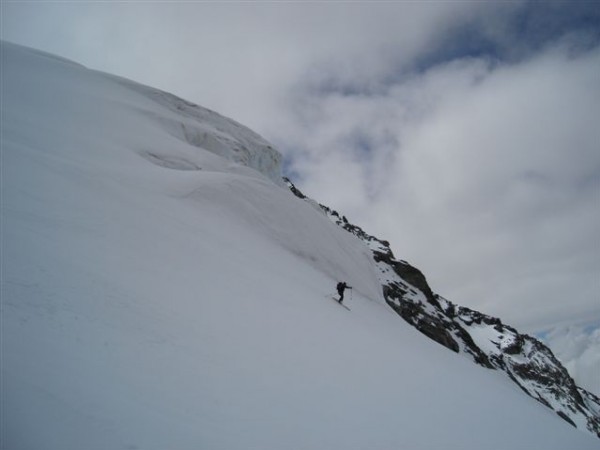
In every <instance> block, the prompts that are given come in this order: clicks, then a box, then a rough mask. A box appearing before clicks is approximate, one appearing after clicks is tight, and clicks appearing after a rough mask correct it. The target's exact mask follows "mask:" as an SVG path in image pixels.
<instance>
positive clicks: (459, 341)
mask: <svg viewBox="0 0 600 450" xmlns="http://www.w3.org/2000/svg"><path fill="white" fill-rule="evenodd" d="M285 182H286V183H287V185H288V187H289V189H290V190H291V191H292V192H293V193H294V194H295V195H296V196H297V197H299V198H302V199H305V200H307V201H311V200H310V199H308V198H307V197H306V196H305V195H304V194H303V193H302V192H300V190H299V189H298V188H297V187H296V186H295V185H294V184H293V183H292V182H291V181H290V180H289V179H287V178H286V179H285ZM320 207H321V208H322V209H323V211H325V213H326V214H327V215H328V217H329V218H330V219H331V220H332V221H333V222H334V223H336V224H337V225H338V226H340V227H342V228H343V229H345V230H346V231H348V232H349V233H352V234H353V235H355V236H356V237H357V238H358V239H360V240H361V241H363V242H364V243H365V244H366V245H367V246H368V247H369V249H370V250H371V252H372V254H373V259H374V260H375V262H376V264H377V267H378V269H379V274H378V275H379V280H380V282H381V286H382V289H383V295H384V298H385V300H386V302H387V303H388V305H389V306H390V307H391V308H392V309H393V310H394V311H395V312H396V313H398V315H400V317H402V318H403V319H404V320H406V321H407V322H408V323H410V324H411V325H413V326H414V327H415V328H416V329H417V330H419V331H420V332H421V333H423V334H424V335H426V336H428V337H429V338H431V339H432V340H434V341H436V342H438V343H439V344H441V345H443V346H445V347H447V348H449V349H450V350H452V351H454V352H456V353H460V354H463V355H465V356H467V357H469V358H470V359H472V360H473V362H475V363H476V364H479V365H481V366H483V367H485V368H488V369H495V370H500V371H503V372H505V373H506V375H507V376H508V377H509V378H510V379H511V380H512V381H513V382H514V383H516V384H517V385H518V386H519V387H520V388H521V389H522V390H523V391H524V392H525V393H526V394H527V395H529V396H530V397H532V398H534V399H536V400H537V401H539V402H540V403H542V404H543V405H545V406H546V407H548V408H550V409H552V410H553V411H555V412H556V414H558V415H559V416H560V417H561V418H562V419H564V420H565V421H567V422H568V423H570V424H571V425H573V426H574V427H576V428H581V429H584V430H587V431H588V432H590V433H592V434H593V435H596V436H597V437H600V399H599V398H598V397H597V396H595V395H594V394H592V393H590V392H588V391H586V390H585V389H582V388H580V387H578V386H577V385H576V384H575V381H574V380H573V378H571V376H570V375H569V373H568V371H567V370H566V368H565V367H564V366H563V365H562V364H561V363H560V361H558V359H556V357H555V356H554V355H553V353H552V351H551V350H550V349H549V348H548V347H547V346H546V345H544V344H542V343H541V342H540V341H539V340H537V339H535V338H534V337H532V336H529V335H527V334H523V333H519V332H518V331H517V330H516V329H515V328H513V327H511V326H509V325H506V324H503V323H502V321H501V320H500V319H498V318H495V317H491V316H488V315H486V314H482V313H480V312H478V311H475V310H472V309H469V308H465V307H462V306H458V305H456V304H454V303H452V302H450V301H448V300H446V299H445V298H443V297H441V296H440V295H438V294H435V293H434V292H433V291H432V290H431V288H430V287H429V284H428V283H427V280H426V278H425V276H424V275H423V274H422V273H421V271H419V270H418V269H417V268H415V267H413V266H411V265H410V264H408V263H407V262H406V261H402V260H397V259H396V258H395V256H394V254H393V252H392V250H391V248H390V244H389V242H387V241H383V240H380V239H377V238H376V237H374V236H371V235H369V234H367V233H365V232H364V231H363V230H362V229H361V228H360V227H358V226H356V225H353V224H351V223H349V222H348V220H347V219H346V217H345V216H341V215H340V214H339V213H338V212H337V211H334V210H332V209H330V208H328V207H327V206H325V205H320Z"/></svg>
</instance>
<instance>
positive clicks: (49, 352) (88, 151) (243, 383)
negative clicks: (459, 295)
mask: <svg viewBox="0 0 600 450" xmlns="http://www.w3.org/2000/svg"><path fill="white" fill-rule="evenodd" d="M2 71H3V73H2V75H3V77H2V96H3V99H2V161H1V164H2V324H1V325H2V402H1V403H2V447H3V448H6V449H11V450H13V449H14V450H18V449H32V448H44V449H60V450H66V449H82V448H85V449H165V448H176V449H199V448H202V449H227V450H234V449H316V448H323V449H325V448H326V449H337V448H339V449H393V448H410V449H419V448H427V449H430V448H461V449H481V448H486V449H501V448H502V449H504V448H506V449H509V448H510V449H513V448H528V449H535V448H538V449H552V448H555V449H564V448H578V449H585V448H597V447H598V441H597V439H595V438H594V437H592V436H590V435H587V434H584V433H581V432H580V431H578V430H576V429H575V428H573V427H571V426H569V425H568V424H567V423H566V422H565V421H563V420H562V419H561V418H559V417H558V416H557V415H556V414H555V413H554V412H552V411H551V410H549V409H547V408H544V407H542V406H541V405H539V404H538V403H537V402H534V401H532V400H531V399H530V398H529V397H527V396H525V395H523V393H522V392H521V390H520V389H519V388H518V387H517V386H516V385H515V384H513V383H511V382H510V381H509V380H507V378H506V377H504V376H502V375H501V374H500V373H499V372H494V371H489V370H486V369H483V368H481V367H479V366H477V365H474V364H472V363H471V362H470V361H469V360H468V359H466V358H462V357H460V356H459V355H457V354H455V353H453V352H449V351H447V350H446V349H445V348H444V347H442V346H439V345H437V344H436V343H435V342H433V341H431V340H429V339H424V338H423V336H422V334H420V333H419V332H418V331H417V330H416V329H415V328H413V327H412V326H411V325H409V324H408V323H406V322H404V321H402V320H399V318H398V316H397V314H396V313H395V312H394V311H393V310H392V309H391V308H390V307H389V306H388V305H387V303H386V301H385V299H384V297H383V294H382V290H381V283H380V273H379V267H378V265H377V264H376V263H375V261H374V260H373V257H372V251H371V249H369V248H368V247H367V246H366V245H365V244H364V242H362V241H361V240H360V239H357V238H356V237H355V236H354V235H352V234H350V233H347V232H346V231H345V230H343V229H342V228H340V227H338V226H337V225H336V224H334V223H333V222H331V221H330V220H329V218H328V217H327V215H326V214H324V213H323V211H322V210H321V209H320V208H319V207H318V206H317V207H315V205H313V204H312V203H310V202H305V201H303V200H301V199H298V198H297V197H295V196H294V195H293V194H292V193H291V192H290V191H289V190H288V189H287V188H286V187H285V186H283V185H282V183H281V182H280V181H279V178H278V176H279V174H278V171H279V170H280V169H279V164H278V159H279V155H278V154H277V152H275V151H274V150H273V149H272V148H270V146H269V144H268V143H266V142H265V141H264V140H262V139H261V138H260V137H259V136H257V135H256V134H254V133H252V132H251V131H249V130H247V129H246V128H244V127H242V126H241V125H239V124H236V123H235V122H233V121H231V120H229V119H226V118H223V117H221V116H219V115H218V114H216V113H212V112H210V111H206V110H204V109H202V108H200V107H197V106H194V105H191V104H189V103H187V102H184V101H183V100H181V99H178V98H176V97H173V96H170V95H167V94H164V93H162V92H159V91H156V90H153V89H150V88H147V87H142V86H139V85H136V84H135V83H132V82H129V81H125V80H121V79H118V78H115V77H112V76H108V75H105V74H101V73H97V72H93V71H90V70H87V69H85V68H83V67H81V66H78V65H76V64H73V63H70V62H68V61H64V60H62V59H59V58H55V57H52V56H49V55H46V54H42V53H39V52H34V51H31V50H28V49H24V48H21V47H18V46H15V45H11V44H6V43H3V44H2ZM240 163H242V164H240ZM255 169H258V170H259V171H257V170H255ZM340 279H345V280H348V281H349V282H350V284H352V285H353V286H354V288H355V289H354V290H353V291H352V299H351V300H349V301H348V304H349V306H350V307H351V309H352V311H351V312H349V311H347V310H345V309H343V308H341V307H340V306H339V305H337V304H336V303H335V302H333V301H332V300H330V299H328V298H327V296H328V295H329V294H331V293H332V292H333V290H334V286H335V282H336V281H337V280H340Z"/></svg>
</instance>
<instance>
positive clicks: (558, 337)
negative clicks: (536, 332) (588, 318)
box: [542, 322, 600, 395]
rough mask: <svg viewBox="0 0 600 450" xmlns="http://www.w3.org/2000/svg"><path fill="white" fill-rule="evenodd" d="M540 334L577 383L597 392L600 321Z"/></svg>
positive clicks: (597, 393)
mask: <svg viewBox="0 0 600 450" xmlns="http://www.w3.org/2000/svg"><path fill="white" fill-rule="evenodd" d="M542 338H543V340H544V341H545V342H546V343H547V344H548V345H549V346H550V347H551V348H552V349H553V351H554V354H555V356H556V357H557V358H558V359H560V360H561V362H562V363H563V365H564V366H565V367H566V368H567V370H568V371H569V373H570V374H571V376H572V377H573V378H574V379H575V381H576V382H577V384H578V385H579V386H581V387H583V388H584V389H587V390H589V391H590V392H593V393H594V394H596V395H600V322H591V323H583V324H573V325H569V326H562V327H555V328H553V329H551V330H549V331H547V332H546V333H544V335H543V336H542Z"/></svg>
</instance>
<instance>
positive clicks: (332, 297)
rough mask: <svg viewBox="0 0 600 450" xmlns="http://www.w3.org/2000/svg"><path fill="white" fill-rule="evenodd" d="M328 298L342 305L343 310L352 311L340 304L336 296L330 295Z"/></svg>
mask: <svg viewBox="0 0 600 450" xmlns="http://www.w3.org/2000/svg"><path fill="white" fill-rule="evenodd" d="M327 298H330V299H331V300H333V301H334V302H336V303H337V304H338V305H340V306H341V307H342V308H346V309H347V310H348V311H352V310H351V309H350V308H348V307H347V306H346V305H344V304H343V303H340V302H339V301H338V299H337V298H335V297H334V296H332V295H328V296H327Z"/></svg>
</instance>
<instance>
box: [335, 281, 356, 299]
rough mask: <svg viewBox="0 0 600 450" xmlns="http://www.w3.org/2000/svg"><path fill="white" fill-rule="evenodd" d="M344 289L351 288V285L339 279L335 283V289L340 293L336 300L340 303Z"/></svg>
mask: <svg viewBox="0 0 600 450" xmlns="http://www.w3.org/2000/svg"><path fill="white" fill-rule="evenodd" d="M346 289H352V287H350V286H348V285H347V284H346V282H345V281H340V282H339V283H338V284H337V291H338V294H340V299H339V300H338V302H340V303H342V301H344V291H345V290H346Z"/></svg>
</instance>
